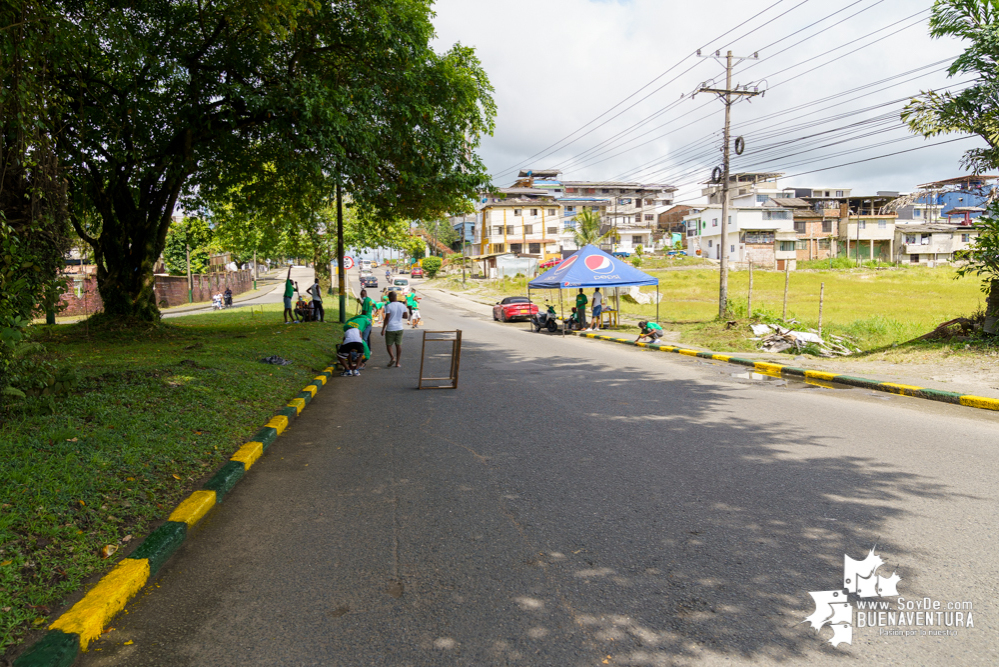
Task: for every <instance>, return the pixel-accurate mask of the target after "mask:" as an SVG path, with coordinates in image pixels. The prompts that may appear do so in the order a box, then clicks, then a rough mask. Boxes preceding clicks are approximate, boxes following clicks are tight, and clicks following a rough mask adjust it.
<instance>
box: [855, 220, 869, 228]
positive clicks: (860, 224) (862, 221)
mask: <svg viewBox="0 0 999 667" xmlns="http://www.w3.org/2000/svg"><path fill="white" fill-rule="evenodd" d="M857 225H858V226H859V229H867V222H866V221H864V220H861V221H860V222H858V223H857Z"/></svg>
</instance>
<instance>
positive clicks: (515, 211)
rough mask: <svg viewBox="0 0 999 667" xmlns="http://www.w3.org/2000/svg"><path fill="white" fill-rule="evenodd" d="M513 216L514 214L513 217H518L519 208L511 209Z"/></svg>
mask: <svg viewBox="0 0 999 667" xmlns="http://www.w3.org/2000/svg"><path fill="white" fill-rule="evenodd" d="M513 214H514V215H515V216H518V215H520V209H519V208H515V209H513Z"/></svg>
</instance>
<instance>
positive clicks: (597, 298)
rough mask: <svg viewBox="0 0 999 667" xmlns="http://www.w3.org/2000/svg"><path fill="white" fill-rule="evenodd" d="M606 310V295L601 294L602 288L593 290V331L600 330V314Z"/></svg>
mask: <svg viewBox="0 0 999 667" xmlns="http://www.w3.org/2000/svg"><path fill="white" fill-rule="evenodd" d="M603 310H604V295H603V294H601V293H600V288H599V287H598V288H596V289H595V290H593V325H592V326H591V327H590V328H591V329H592V330H593V331H596V330H597V329H599V328H600V313H602V312H603Z"/></svg>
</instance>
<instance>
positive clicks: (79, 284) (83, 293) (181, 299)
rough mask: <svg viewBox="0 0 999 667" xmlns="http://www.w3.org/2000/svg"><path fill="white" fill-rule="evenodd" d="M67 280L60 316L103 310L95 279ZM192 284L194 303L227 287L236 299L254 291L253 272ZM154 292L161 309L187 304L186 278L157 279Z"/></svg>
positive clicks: (200, 279) (200, 277) (212, 276)
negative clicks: (236, 296) (67, 284)
mask: <svg viewBox="0 0 999 667" xmlns="http://www.w3.org/2000/svg"><path fill="white" fill-rule="evenodd" d="M68 277H69V278H70V280H69V286H68V288H67V289H66V291H65V292H63V295H62V303H63V304H64V305H65V308H64V309H63V310H62V311H60V312H59V314H60V315H64V316H66V315H87V314H93V313H95V312H97V311H99V310H101V309H102V308H103V304H102V302H101V295H100V293H99V292H98V291H97V280H96V279H95V278H93V277H88V278H85V279H78V278H77V277H73V276H68ZM192 280H193V282H194V289H193V292H192V294H193V297H194V301H195V302H199V301H211V300H212V295H213V294H218V293H219V292H225V288H226V287H227V286H228V287H229V288H230V289H231V290H232V293H233V295H236V294H242V293H243V292H248V291H250V290H251V289H253V271H251V270H249V269H244V270H242V271H235V272H226V273H212V274H207V275H194V276H192ZM153 290H154V291H155V293H156V303H157V305H158V306H159V307H160V308H169V307H171V306H181V305H183V304H186V303H188V298H187V276H156V283H155V286H154V287H153Z"/></svg>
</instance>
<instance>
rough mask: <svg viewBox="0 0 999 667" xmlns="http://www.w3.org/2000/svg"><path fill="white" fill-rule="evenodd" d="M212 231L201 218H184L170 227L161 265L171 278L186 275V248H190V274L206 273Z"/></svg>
mask: <svg viewBox="0 0 999 667" xmlns="http://www.w3.org/2000/svg"><path fill="white" fill-rule="evenodd" d="M211 242H212V230H211V229H210V228H209V227H208V223H207V222H206V221H204V220H202V219H201V218H184V219H183V221H181V222H179V223H176V224H174V225H173V226H171V227H170V231H169V232H168V233H167V240H166V245H165V246H164V248H163V263H164V264H165V265H166V268H167V271H169V272H170V275H172V276H186V275H187V248H188V246H190V248H191V273H208V268H209V261H210V259H211Z"/></svg>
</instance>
